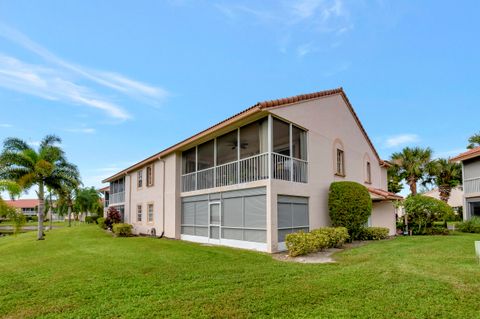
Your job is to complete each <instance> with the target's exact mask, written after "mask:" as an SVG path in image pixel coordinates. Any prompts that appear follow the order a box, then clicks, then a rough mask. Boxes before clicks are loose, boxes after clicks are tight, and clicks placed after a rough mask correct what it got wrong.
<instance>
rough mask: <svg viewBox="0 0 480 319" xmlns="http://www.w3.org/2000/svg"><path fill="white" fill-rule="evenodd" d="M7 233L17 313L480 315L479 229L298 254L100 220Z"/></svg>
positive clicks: (1, 306) (0, 293) (4, 302)
mask: <svg viewBox="0 0 480 319" xmlns="http://www.w3.org/2000/svg"><path fill="white" fill-rule="evenodd" d="M34 237H35V236H34V234H32V233H25V234H21V235H18V236H17V237H13V236H10V237H5V238H0V256H2V258H1V259H0V316H1V317H9V318H28V317H40V318H56V317H67V318H84V317H85V318H87V317H88V318H98V317H103V318H115V317H124V318H153V317H170V318H184V317H205V318H224V317H236V318H243V317H267V316H272V317H286V318H291V317H296V318H298V317H308V318H311V317H315V318H352V317H355V318H393V317H395V318H442V317H443V318H476V317H478V314H479V312H480V265H478V264H477V262H476V259H475V255H474V248H473V241H475V240H480V235H478V234H460V233H457V234H454V235H451V236H445V237H441V236H436V237H429V236H424V237H403V238H397V239H394V240H389V241H381V242H373V243H371V244H369V245H365V246H362V247H359V248H355V249H351V250H348V251H344V252H342V253H340V254H337V255H336V257H337V259H338V261H339V262H338V263H336V264H322V265H312V264H296V263H286V262H280V261H276V260H273V259H272V257H271V256H269V255H268V254H261V253H256V252H250V251H243V250H237V249H230V248H226V247H207V246H201V245H198V244H193V243H187V242H182V241H175V240H167V239H153V238H140V237H135V238H113V237H111V236H110V235H109V234H107V233H105V232H103V231H102V230H100V229H99V228H98V227H96V226H93V225H81V226H77V227H72V228H68V227H65V228H60V229H55V230H53V231H49V232H47V238H46V240H45V241H36V240H34Z"/></svg>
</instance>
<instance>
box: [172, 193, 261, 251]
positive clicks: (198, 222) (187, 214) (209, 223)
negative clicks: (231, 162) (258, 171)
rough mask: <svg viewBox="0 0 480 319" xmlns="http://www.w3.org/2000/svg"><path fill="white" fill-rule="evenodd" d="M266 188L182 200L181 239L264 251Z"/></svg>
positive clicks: (190, 197)
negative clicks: (248, 247) (248, 245)
mask: <svg viewBox="0 0 480 319" xmlns="http://www.w3.org/2000/svg"><path fill="white" fill-rule="evenodd" d="M266 212H267V208H266V188H265V187H262V188H250V189H246V190H240V191H230V192H223V193H212V194H206V195H199V196H187V197H183V198H182V211H181V235H182V239H186V240H191V241H199V242H209V243H214V244H222V245H230V246H235V247H242V243H243V244H245V243H250V245H251V246H250V247H252V248H253V247H256V248H261V249H265V247H266V246H265V244H266V242H267V214H266Z"/></svg>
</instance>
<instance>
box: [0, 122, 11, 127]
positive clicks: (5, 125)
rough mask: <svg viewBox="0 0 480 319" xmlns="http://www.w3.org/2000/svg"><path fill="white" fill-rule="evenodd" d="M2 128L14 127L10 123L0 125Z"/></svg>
mask: <svg viewBox="0 0 480 319" xmlns="http://www.w3.org/2000/svg"><path fill="white" fill-rule="evenodd" d="M0 127H3V128H9V127H13V125H12V124H8V123H0Z"/></svg>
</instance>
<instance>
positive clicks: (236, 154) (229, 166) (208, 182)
mask: <svg viewBox="0 0 480 319" xmlns="http://www.w3.org/2000/svg"><path fill="white" fill-rule="evenodd" d="M307 176H308V162H307V142H306V131H305V130H303V129H301V128H299V127H297V126H295V125H293V124H291V123H287V122H284V121H282V120H280V119H277V118H274V117H271V116H269V117H265V118H263V119H260V120H258V121H255V122H253V123H250V124H248V125H245V126H242V127H240V128H238V129H236V130H233V131H231V132H229V133H227V134H224V135H222V136H219V137H217V138H215V139H212V140H210V141H207V142H205V143H203V144H200V145H198V146H196V147H193V148H191V149H189V150H186V151H184V152H183V153H182V191H183V192H189V191H194V190H201V189H207V188H214V187H222V186H228V185H234V184H241V183H248V182H254V181H258V180H264V179H269V178H273V179H280V180H285V181H291V182H298V183H306V182H307Z"/></svg>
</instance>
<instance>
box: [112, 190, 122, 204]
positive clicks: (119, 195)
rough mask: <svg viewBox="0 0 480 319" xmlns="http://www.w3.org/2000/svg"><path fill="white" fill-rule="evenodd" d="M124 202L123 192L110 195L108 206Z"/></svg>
mask: <svg viewBox="0 0 480 319" xmlns="http://www.w3.org/2000/svg"><path fill="white" fill-rule="evenodd" d="M123 202H125V192H120V193H112V194H110V199H109V205H113V204H117V203H123Z"/></svg>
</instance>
